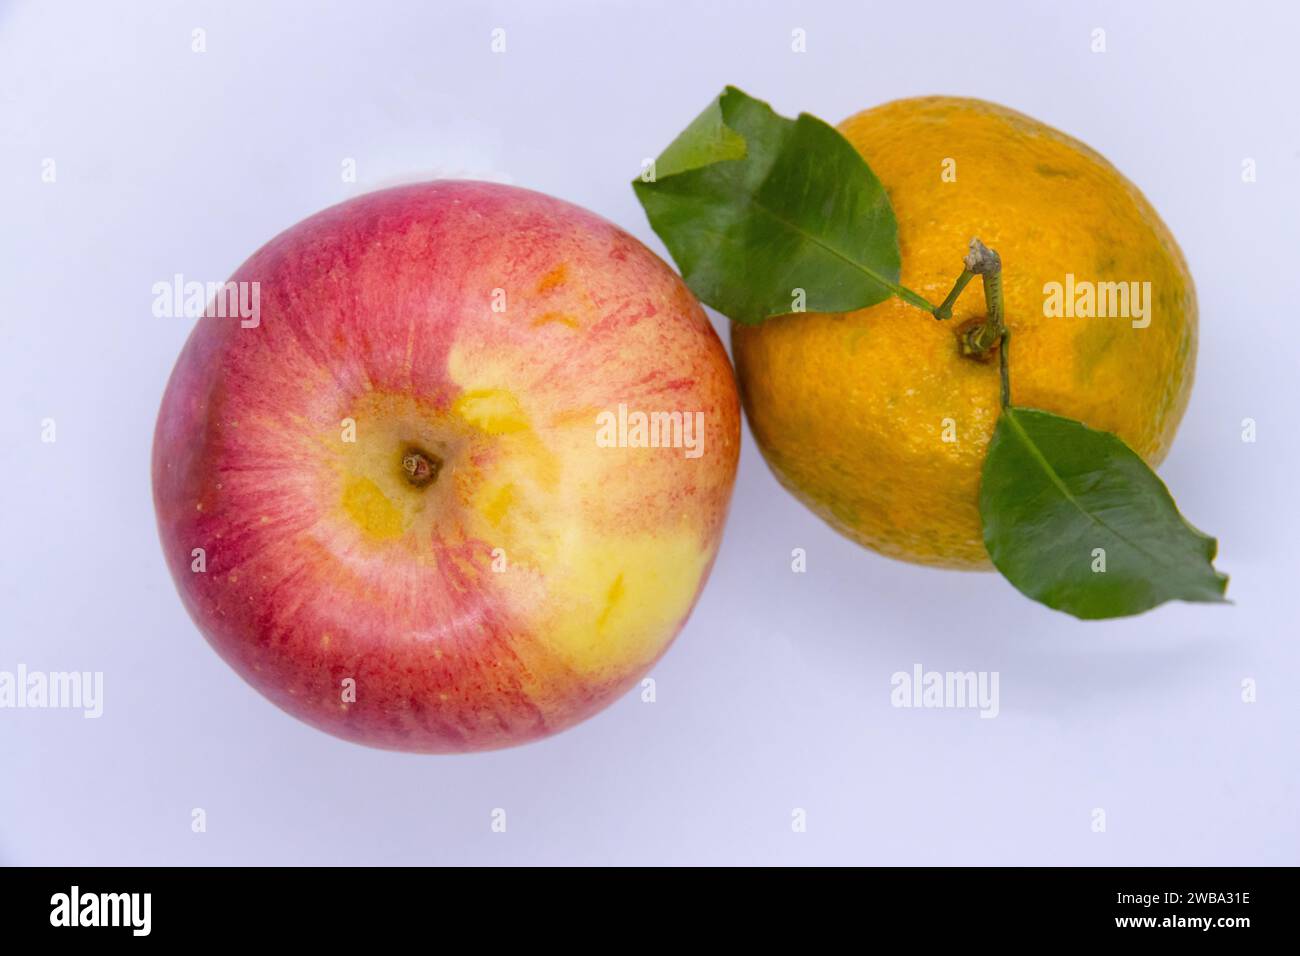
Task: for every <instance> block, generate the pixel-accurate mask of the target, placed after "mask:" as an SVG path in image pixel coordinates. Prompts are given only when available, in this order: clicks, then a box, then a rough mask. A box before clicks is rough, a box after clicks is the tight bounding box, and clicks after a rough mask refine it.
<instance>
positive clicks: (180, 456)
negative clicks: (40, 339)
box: [153, 181, 740, 753]
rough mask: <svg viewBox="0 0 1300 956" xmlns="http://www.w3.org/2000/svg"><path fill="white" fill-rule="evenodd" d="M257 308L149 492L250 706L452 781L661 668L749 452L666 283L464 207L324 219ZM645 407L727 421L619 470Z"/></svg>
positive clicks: (203, 388)
mask: <svg viewBox="0 0 1300 956" xmlns="http://www.w3.org/2000/svg"><path fill="white" fill-rule="evenodd" d="M232 281H235V282H258V283H260V321H259V322H258V323H257V325H256V327H243V326H242V325H241V322H240V320H239V319H238V318H224V317H206V316H205V317H203V318H200V319H199V320H198V324H197V325H196V327H195V328H194V330H193V332H192V333H191V335H190V337H189V340H188V341H187V342H186V344H185V347H184V350H183V351H182V353H181V355H180V358H179V359H178V360H177V363H176V367H175V369H174V370H173V372H172V375H171V379H170V381H169V382H168V385H167V390H166V393H165V395H164V396H163V400H162V407H161V410H160V412H159V415H158V424H157V429H156V432H155V435H154V446H153V489H154V504H155V508H156V511H157V517H158V528H159V533H160V536H161V539H162V545H163V549H164V552H165V557H166V562H167V565H168V567H169V568H170V569H171V571H172V575H173V577H174V579H175V581H176V585H177V588H178V590H179V591H180V594H181V598H182V600H183V601H184V604H185V607H186V608H187V609H188V611H189V613H190V615H191V616H192V617H193V619H194V621H195V623H196V624H197V625H198V627H199V629H200V630H201V631H202V633H203V634H204V636H205V637H206V638H207V640H208V641H209V643H211V645H212V646H213V647H214V648H215V649H216V651H217V652H218V653H219V654H220V655H221V657H222V658H224V659H225V660H226V662H227V663H229V664H230V665H231V666H232V667H233V668H234V669H235V670H236V671H237V672H238V673H239V674H240V675H241V676H242V677H243V678H244V679H245V680H247V681H248V682H249V683H250V684H252V685H253V687H255V688H256V689H257V690H259V691H260V692H261V693H262V694H264V695H265V696H266V697H267V698H269V699H270V700H271V701H273V702H274V703H275V704H277V705H278V706H280V707H281V708H283V709H284V710H286V711H288V712H289V713H290V714H293V715H294V716H296V717H298V718H300V719H302V720H304V721H306V722H307V723H309V724H312V725H313V726H315V727H318V728H320V729H322V730H325V731H327V732H329V733H332V734H336V735H338V736H340V737H343V738H346V739H348V740H352V741H356V742H358V743H363V744H368V745H371V746H375V747H382V748H388V749H395V750H406V751H418V752H425V753H452V752H464V751H474V750H484V749H490V748H497V747H505V746H510V745H514V744H520V743H524V742H527V741H530V740H534V739H537V738H540V737H543V736H545V735H547V734H551V733H554V732H556V731H559V730H562V729H564V728H566V727H570V726H572V725H573V724H575V723H577V722H579V721H581V720H583V719H584V718H586V717H589V716H591V715H592V714H594V713H595V712H597V711H598V710H600V709H601V708H603V707H605V706H606V705H607V704H609V703H610V702H611V701H613V700H614V699H615V698H617V697H618V696H620V695H621V694H623V693H625V692H626V691H627V690H628V689H629V688H630V687H632V686H633V685H634V684H635V683H636V681H637V680H638V679H639V678H640V677H641V676H642V675H643V674H644V673H645V672H646V671H647V670H648V669H649V668H650V667H651V666H652V665H653V664H654V662H655V661H656V660H658V658H659V657H660V656H661V655H662V654H663V652H664V651H665V650H666V649H667V647H668V645H669V644H670V643H671V642H672V640H673V638H674V637H675V636H676V635H677V633H678V631H679V630H680V629H681V627H682V625H683V624H684V623H685V621H686V618H687V616H688V614H689V613H690V611H691V608H692V607H693V606H694V603H695V600H696V598H697V597H698V595H699V593H700V590H701V588H702V587H703V586H704V583H705V580H706V578H707V576H708V573H709V570H710V569H711V567H712V564H713V560H714V557H715V556H716V554H717V550H718V545H719V542H720V540H721V536H722V530H723V524H724V522H725V520H726V513H727V508H728V504H729V501H730V497H731V488H732V484H733V482H734V479H735V472H736V463H737V456H738V452H739V437H740V407H739V401H738V397H737V392H736V386H735V381H734V378H733V375H732V370H731V365H730V363H729V361H728V359H727V356H726V353H725V351H724V349H723V347H722V344H721V342H720V341H719V340H718V338H717V336H716V335H715V334H714V332H713V329H712V327H711V326H710V325H709V322H708V320H707V318H706V317H705V315H704V312H703V310H702V309H701V308H700V306H699V303H697V302H696V301H695V299H694V298H693V297H692V295H691V294H690V292H689V291H688V290H687V289H686V287H685V286H684V285H683V284H682V282H681V280H680V279H679V278H678V277H677V275H676V274H675V273H673V272H672V270H671V269H669V268H668V266H666V265H665V264H664V263H663V261H662V260H660V259H659V258H658V257H657V256H655V255H654V254H653V253H652V252H650V251H649V250H648V249H647V248H646V247H645V246H643V245H642V244H641V243H639V242H638V241H637V240H636V239H634V238H633V237H631V236H630V235H628V234H627V233H625V232H623V231H622V230H621V229H619V228H617V227H616V226H614V225H612V224H611V223H609V222H607V221H605V220H603V219H601V218H600V217H598V216H596V215H594V214H592V213H590V212H587V211H585V210H583V209H581V208H578V207H576V206H573V205H571V204H569V203H566V202H563V201H560V200H557V199H554V198H551V197H548V196H544V195H542V194H540V193H536V192H531V191H528V190H524V189H519V188H515V187H509V186H502V185H497V184H491V183H480V182H465V181H439V182H433V183H424V184H419V185H412V186H402V187H398V188H394V189H388V190H384V191H382V192H377V193H371V194H369V195H365V196H361V197H359V198H356V199H353V200H350V201H348V202H344V203H342V204H340V205H338V206H335V207H333V208H330V209H327V210H325V211H323V212H321V213H319V214H317V215H314V216H312V217H310V218H309V219H306V220H304V221H303V222H301V223H299V224H298V225H296V226H293V227H292V228H290V229H288V230H287V231H285V232H283V233H281V234H280V235H279V236H277V237H276V238H274V239H272V240H271V241H270V242H269V243H267V244H266V245H265V246H263V247H262V248H261V249H260V250H258V251H257V252H256V253H254V254H253V256H252V257H251V258H250V259H249V260H248V261H247V262H246V263H244V265H243V266H241V267H240V269H239V270H238V271H237V272H236V273H235V275H234V276H233V277H232ZM494 303H496V304H497V305H498V310H497V311H494V310H493V305H494ZM502 303H504V307H505V310H504V311H500V305H501V304H502ZM620 403H622V404H626V405H627V406H628V408H629V409H630V410H642V411H645V412H653V411H662V412H672V411H682V412H697V411H698V412H702V413H703V422H704V432H703V439H704V441H703V454H702V455H700V456H699V457H688V456H687V454H686V453H685V451H684V450H683V449H682V448H663V447H659V448H646V447H601V446H600V444H599V443H598V441H597V437H596V436H597V433H598V429H597V416H598V415H599V414H600V413H601V412H604V411H614V410H616V409H617V408H618V406H619V404H620ZM349 420H350V421H351V422H353V423H354V426H353V430H354V434H353V436H352V437H353V439H354V440H352V441H349V440H347V437H348V435H347V428H348V421H349ZM412 449H414V450H415V451H416V452H417V453H418V456H417V457H415V458H412V457H410V454H409V453H410V452H411V450H412ZM435 459H440V464H441V467H440V468H438V469H437V471H436V477H435V478H434V479H433V480H432V481H431V482H430V483H428V484H425V485H423V486H418V485H417V484H416V483H415V482H414V479H413V478H412V477H411V476H412V474H416V475H419V476H422V477H427V473H428V472H429V470H430V468H429V467H424V468H421V467H420V466H419V465H414V466H413V465H412V464H411V463H412V462H419V461H422V462H423V464H424V465H426V466H433V465H434V463H435ZM199 548H201V549H203V553H202V562H203V563H202V566H201V567H202V569H201V570H197V569H198V568H200V564H199V558H198V557H196V554H195V549H199ZM349 679H350V680H351V682H353V683H352V684H351V687H352V690H351V691H349ZM350 694H351V695H352V696H354V698H355V699H349V695H350Z"/></svg>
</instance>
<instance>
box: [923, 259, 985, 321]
mask: <svg viewBox="0 0 1300 956" xmlns="http://www.w3.org/2000/svg"><path fill="white" fill-rule="evenodd" d="M973 278H975V273H973V272H971V271H970V270H969V269H964V270H962V274H961V275H959V276H958V277H957V281H956V282H954V283H953V286H952V291H951V292H949V293H948V297H947V298H946V299H944V300H943V303H942V304H941V305H940V306H939V308H937V309H935V310H934V311H933V312H932V313H931V314H932V315H933V316H934V317H935V318H936V319H938V320H939V321H940V322H944V321H946V320H948V319H951V318H952V307H953V305H954V304H956V302H957V297H958V296H960V295H961V294H962V292H964V291H965V289H966V286H968V285H970V280H971V279H973Z"/></svg>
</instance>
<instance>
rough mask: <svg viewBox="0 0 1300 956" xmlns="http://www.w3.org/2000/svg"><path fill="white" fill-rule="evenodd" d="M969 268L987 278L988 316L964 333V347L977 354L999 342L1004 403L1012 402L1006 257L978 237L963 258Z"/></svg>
mask: <svg viewBox="0 0 1300 956" xmlns="http://www.w3.org/2000/svg"><path fill="white" fill-rule="evenodd" d="M963 262H964V263H965V265H966V270H967V271H968V272H971V273H974V274H976V275H979V276H980V277H981V278H982V279H983V280H984V305H985V308H986V309H987V310H988V319H987V320H986V321H984V322H982V323H980V324H979V325H977V326H975V327H973V328H971V329H970V330H969V331H968V332H966V334H965V335H964V336H963V337H962V343H961V344H962V351H963V352H964V353H965V354H967V355H971V356H975V357H977V358H979V357H983V356H984V355H986V354H988V351H989V350H990V349H992V348H994V347H995V346H997V345H998V344H999V343H1001V348H999V349H998V367H999V371H1000V374H1001V377H1002V404H1003V405H1004V406H1005V405H1010V404H1011V376H1010V371H1009V368H1008V365H1007V351H1008V348H1009V346H1010V340H1011V333H1010V332H1009V331H1008V330H1007V322H1006V306H1005V304H1004V302H1003V298H1002V257H1001V256H999V255H998V254H997V252H995V251H994V250H992V249H990V248H989V247H988V246H986V245H984V243H982V242H980V240H979V239H978V238H975V239H972V240H971V241H970V252H968V253H967V254H966V258H965V259H964V260H963Z"/></svg>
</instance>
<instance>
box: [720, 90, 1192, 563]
mask: <svg viewBox="0 0 1300 956" xmlns="http://www.w3.org/2000/svg"><path fill="white" fill-rule="evenodd" d="M839 130H840V132H841V133H842V134H843V135H844V136H845V137H846V138H847V139H848V140H849V141H850V142H851V143H852V144H853V145H854V147H856V148H857V150H858V151H859V152H860V153H861V154H862V155H863V156H864V157H865V158H866V160H867V162H868V163H869V164H870V165H871V168H872V169H873V170H874V171H875V173H876V175H877V176H878V177H879V178H880V181H881V182H882V183H883V184H884V186H885V188H886V190H887V191H888V193H889V198H890V200H891V202H892V204H893V208H894V213H895V215H896V217H897V219H898V232H899V246H900V249H901V251H902V259H903V267H902V276H901V281H902V284H903V285H905V286H907V287H908V288H911V289H913V290H915V291H917V292H919V293H921V294H922V295H924V296H925V297H926V298H927V299H929V300H930V301H931V302H933V303H935V304H936V305H937V304H938V303H940V302H942V301H943V298H944V296H945V295H947V293H948V290H949V289H950V288H951V287H952V284H953V282H954V280H955V279H956V278H957V276H958V275H959V274H960V272H961V270H962V256H963V255H964V254H965V253H966V251H967V246H968V244H969V242H970V240H971V238H972V237H976V236H978V237H979V238H980V239H982V240H983V241H984V242H985V243H986V244H987V245H989V246H990V247H992V248H993V249H995V250H997V251H998V253H1000V255H1001V257H1002V268H1003V285H1004V289H1005V297H1006V312H1007V326H1008V328H1009V329H1010V330H1011V333H1012V335H1011V345H1010V348H1009V351H1008V357H1009V359H1010V369H1011V392H1012V401H1013V403H1014V404H1016V405H1019V406H1027V407H1032V408H1041V409H1045V410H1047V411H1051V412H1055V413H1057V414H1059V415H1065V416H1068V417H1071V418H1075V419H1078V420H1080V421H1082V422H1084V423H1085V424H1087V425H1090V426H1092V427H1093V428H1099V429H1104V430H1106V431H1111V432H1114V433H1116V434H1118V435H1119V436H1120V437H1121V438H1123V439H1124V440H1125V441H1126V442H1127V443H1128V444H1129V445H1130V446H1131V447H1132V448H1133V449H1134V451H1136V452H1137V453H1138V454H1140V455H1141V456H1142V457H1143V458H1144V459H1145V460H1146V461H1147V462H1148V463H1149V464H1151V465H1152V466H1154V465H1156V464H1158V463H1159V462H1160V460H1161V459H1162V458H1163V457H1164V455H1165V453H1166V452H1167V451H1168V449H1169V445H1170V443H1171V442H1172V441H1173V437H1174V432H1175V431H1176V429H1177V427H1178V422H1179V420H1180V419H1181V418H1182V414H1183V410H1184V408H1185V407H1186V405H1187V399H1188V394H1189V392H1190V391H1191V386H1192V373H1193V367H1194V365H1195V358H1196V293H1195V289H1194V288H1193V285H1192V278H1191V275H1190V274H1189V273H1188V270H1187V264H1186V262H1185V261H1184V259H1183V256H1182V253H1181V252H1180V251H1179V249H1178V245H1177V243H1175V241H1174V237H1173V236H1172V235H1171V234H1170V232H1169V229H1168V228H1167V227H1166V226H1165V224H1164V223H1163V222H1161V220H1160V217H1159V216H1158V215H1157V214H1156V211H1155V209H1153V208H1152V206H1151V204H1150V203H1149V202H1148V201H1147V200H1146V198H1145V197H1144V196H1143V195H1142V193H1141V192H1139V191H1138V189H1137V187H1136V186H1134V185H1133V184H1132V183H1130V182H1129V181H1128V180H1127V179H1125V178H1124V176H1123V175H1121V174H1120V172H1119V171H1118V170H1116V169H1115V167H1113V166H1112V165H1111V164H1110V163H1108V162H1107V161H1106V160H1105V159H1104V158H1103V157H1102V156H1101V155H1100V154H1098V153H1097V152H1095V151H1093V150H1092V149H1089V148H1088V147H1087V146H1085V145H1084V144H1083V143H1080V142H1079V141H1078V140H1075V139H1073V138H1071V137H1069V136H1067V135H1065V134H1064V133H1061V132H1058V131H1057V130H1055V129H1052V128H1051V127H1049V126H1046V125H1044V124H1042V123H1039V122H1037V121H1036V120H1033V119H1030V118H1029V117H1027V116H1024V115H1022V114H1020V113H1017V112H1014V111H1012V110H1009V109H1006V108H1004V107H1001V106H997V105H995V104H992V103H986V102H983V101H980V100H972V99H959V98H954V97H925V98H919V99H907V100H898V101H896V102H893V103H887V104H885V105H883V106H880V107H877V108H875V109H871V110H867V111H866V112H863V113H859V114H857V115H856V116H853V117H851V118H849V119H848V120H845V121H844V122H843V123H842V124H840V127H839ZM1119 283H1123V284H1124V285H1123V286H1120V285H1118V284H1119ZM1133 283H1136V285H1134V284H1133ZM1058 287H1059V291H1058ZM1089 289H1091V290H1092V292H1091V293H1089V292H1088V291H1087V290H1089ZM1067 293H1073V294H1072V295H1067ZM1126 294H1127V301H1125V298H1124V296H1125V295H1126ZM1089 295H1091V298H1092V308H1091V311H1092V312H1093V313H1094V314H1092V315H1086V314H1081V313H1087V312H1088V311H1089V309H1088V298H1089ZM1067 299H1068V300H1069V302H1070V303H1071V304H1072V305H1073V306H1075V308H1074V310H1073V314H1061V313H1066V312H1067V311H1068V310H1069V306H1067V304H1066V300H1067ZM1144 300H1145V305H1143V302H1144ZM1101 312H1105V313H1106V314H1105V315H1101V314H1096V313H1101ZM984 315H985V305H984V296H983V291H982V288H981V284H980V280H979V279H978V278H977V279H976V280H975V281H973V282H972V283H971V284H970V285H969V286H968V287H967V289H966V291H965V293H964V294H963V295H962V297H961V298H960V299H959V300H958V303H957V306H956V308H955V309H954V312H953V318H952V319H950V320H948V321H946V322H939V321H937V320H935V319H934V318H933V317H931V316H930V315H928V314H927V313H926V312H925V311H924V310H922V309H918V308H916V307H914V306H910V305H907V304H905V303H903V302H902V301H901V300H900V299H898V298H896V297H895V298H890V299H888V300H887V301H885V302H882V303H880V304H878V305H875V306H872V307H871V308H868V309H862V310H860V311H857V312H851V313H847V314H839V315H830V314H813V313H807V314H797V315H789V316H782V317H780V318H776V319H770V320H768V321H767V322H764V323H763V324H761V325H757V326H742V325H739V324H734V325H733V326H732V349H733V353H734V357H735V361H736V369H737V374H738V376H739V379H740V384H741V394H742V398H743V401H744V407H745V411H746V413H747V415H748V418H749V423H750V427H751V429H752V431H753V434H754V437H755V439H756V440H757V442H758V445H759V447H760V448H761V449H762V452H763V455H764V457H765V458H766V459H767V462H768V464H769V465H770V466H771V468H772V471H773V472H774V473H775V475H776V477H777V479H778V480H779V481H780V482H781V484H783V485H784V486H785V487H786V488H788V489H789V490H790V491H791V492H792V493H793V494H794V495H795V496H796V497H798V498H799V499H800V500H801V501H803V502H804V503H805V504H806V505H807V506H808V507H809V508H811V509H812V510H813V511H814V512H816V513H817V514H818V515H820V516H821V517H822V518H824V519H825V520H826V521H827V522H828V523H829V524H830V525H831V526H832V527H834V528H835V529H836V530H838V531H840V532H841V533H843V534H845V535H847V536H848V537H849V538H852V539H853V540H854V541H857V542H859V543H860V544H863V545H865V546H867V547H869V548H873V549H875V550H876V551H879V552H881V553H882V554H886V555H889V556H890V557H894V558H901V559H904V560H907V561H915V562H919V563H921V564H929V565H937V566H941V567H950V568H972V569H982V568H987V567H989V561H988V556H987V554H986V553H985V550H984V544H983V538H982V534H981V524H980V516H979V509H978V493H979V483H980V470H981V467H982V465H983V462H984V458H985V453H986V450H987V447H988V443H989V439H990V438H991V436H992V434H993V428H994V425H995V423H996V422H997V418H998V413H999V409H1000V402H999V389H998V365H997V362H996V361H993V362H982V361H979V360H976V359H972V358H968V357H964V356H962V355H961V354H960V353H959V350H958V344H957V337H956V330H957V329H958V327H959V326H960V325H961V324H962V323H963V322H964V321H968V320H976V319H978V318H980V317H983V316H984Z"/></svg>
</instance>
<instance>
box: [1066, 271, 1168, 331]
mask: <svg viewBox="0 0 1300 956" xmlns="http://www.w3.org/2000/svg"><path fill="white" fill-rule="evenodd" d="M1043 315H1044V316H1045V317H1047V318H1049V319H1057V318H1066V319H1076V318H1077V319H1092V318H1097V319H1132V325H1133V328H1135V329H1145V328H1146V327H1147V326H1148V325H1150V324H1151V283H1150V282H1091V281H1089V280H1086V279H1083V280H1076V279H1075V278H1074V273H1073V272H1067V273H1066V274H1065V281H1064V282H1048V283H1045V284H1044V285H1043Z"/></svg>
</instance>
